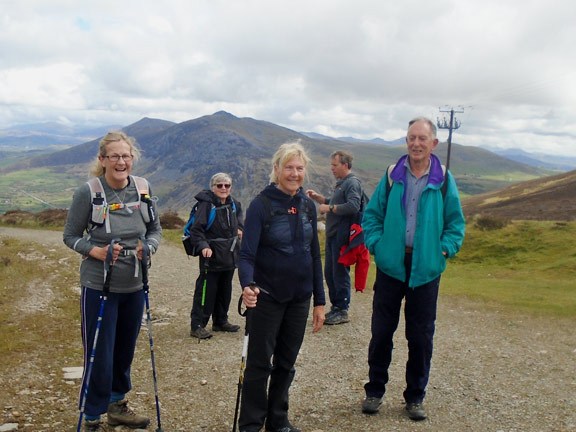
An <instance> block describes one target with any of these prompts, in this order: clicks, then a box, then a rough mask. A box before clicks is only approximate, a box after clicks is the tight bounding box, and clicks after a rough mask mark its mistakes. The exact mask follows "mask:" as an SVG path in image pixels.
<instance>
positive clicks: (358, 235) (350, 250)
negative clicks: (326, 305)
mask: <svg viewBox="0 0 576 432" xmlns="http://www.w3.org/2000/svg"><path fill="white" fill-rule="evenodd" d="M338 262H339V263H340V264H344V265H345V266H348V267H350V266H352V265H355V266H356V267H355V271H354V287H355V288H356V291H360V292H364V289H365V288H366V279H367V278H368V268H369V267H370V252H368V249H366V246H364V233H363V232H362V227H361V226H360V225H358V224H353V225H352V226H351V227H350V237H349V241H348V244H345V245H344V246H342V248H341V249H340V258H338Z"/></svg>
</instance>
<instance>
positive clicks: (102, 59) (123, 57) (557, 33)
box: [0, 0, 576, 156]
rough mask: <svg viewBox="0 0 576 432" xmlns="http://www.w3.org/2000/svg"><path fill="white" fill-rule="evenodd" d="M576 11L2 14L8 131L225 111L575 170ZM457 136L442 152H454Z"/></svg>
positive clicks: (563, 4)
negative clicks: (425, 120)
mask: <svg viewBox="0 0 576 432" xmlns="http://www.w3.org/2000/svg"><path fill="white" fill-rule="evenodd" d="M575 16H576V2H575V1H573V0H482V1H478V0H435V1H427V0H402V1H398V0H394V1H391V0H373V1H372V0H353V1H352V0H348V1H345V0H284V1H276V0H162V1H160V0H115V1H110V0H99V1H90V0H0V128H6V127H9V126H13V125H18V124H24V123H35V122H41V121H57V122H62V123H67V124H75V125H79V124H80V125H83V124H90V125H103V124H105V125H109V124H120V125H128V124H131V123H133V122H135V121H138V120H139V119H140V118H142V117H144V116H148V117H154V118H161V119H165V120H171V121H175V122H181V121H185V120H190V119H193V118H197V117H200V116H203V115H207V114H212V113H214V112H216V111H219V110H225V111H228V112H230V113H232V114H234V115H236V116H238V117H253V118H256V119H259V120H267V121H270V122H273V123H276V124H279V125H282V126H286V127H289V128H291V129H294V130H298V131H310V132H318V133H321V134H325V135H330V136H336V137H337V136H354V137H358V138H374V137H380V138H383V139H387V140H393V139H397V138H399V137H401V136H403V135H404V134H405V127H406V123H407V121H408V120H409V119H410V118H412V117H415V116H419V115H425V116H429V117H431V118H432V119H436V118H437V117H441V116H443V115H446V114H445V113H442V112H440V110H449V109H451V108H454V109H456V110H459V111H463V112H462V113H460V114H458V115H457V118H458V119H459V120H460V121H461V127H460V129H458V130H457V131H456V132H455V133H454V138H453V141H454V142H457V143H461V144H465V145H476V146H498V147H502V148H522V149H524V150H526V151H542V152H546V153H551V154H559V155H567V156H576V85H574V83H575V82H576V55H574V50H575V49H576V24H574V17H575ZM447 136H448V133H447V131H445V130H444V131H440V133H439V138H440V139H442V140H446V138H447Z"/></svg>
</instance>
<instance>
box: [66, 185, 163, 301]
mask: <svg viewBox="0 0 576 432" xmlns="http://www.w3.org/2000/svg"><path fill="white" fill-rule="evenodd" d="M99 178H100V182H101V183H102V187H103V188H104V193H105V195H106V201H107V202H108V204H115V203H120V202H121V201H120V199H121V200H122V202H123V203H124V204H128V203H133V204H137V203H138V191H137V190H136V185H135V184H134V181H133V179H132V178H130V182H129V184H128V186H126V188H125V189H122V190H116V191H114V190H113V189H112V188H111V187H110V186H109V185H108V183H106V180H105V178H104V176H101V177H99ZM152 205H153V206H154V212H155V214H156V215H157V214H158V212H157V210H156V208H155V204H154V203H153V204H152ZM91 214H92V197H91V195H90V187H89V186H88V184H87V183H85V184H83V185H82V186H80V187H79V188H78V189H77V190H76V191H75V192H74V197H73V199H72V205H71V206H70V210H69V211H68V218H67V219H66V226H65V227H64V234H63V240H64V243H65V244H66V245H67V246H68V247H69V248H71V249H73V250H75V251H76V252H78V253H79V254H81V255H82V256H83V257H82V258H83V259H82V263H81V265H80V283H81V284H82V285H83V286H86V287H88V288H92V289H96V290H102V289H103V285H104V262H102V261H100V260H97V259H94V258H92V257H90V256H89V255H88V254H89V253H90V250H91V249H92V248H93V247H94V246H100V247H104V246H106V245H108V244H110V242H111V241H112V239H119V243H120V244H121V245H122V246H124V249H125V250H126V251H129V252H128V254H127V255H120V256H119V257H118V260H117V261H116V263H115V264H114V269H113V271H112V277H111V283H110V291H111V292H114V293H131V292H135V291H138V290H140V289H142V272H141V271H140V268H139V267H140V261H139V260H138V258H137V257H136V256H135V255H133V254H130V250H134V249H135V248H136V247H137V246H138V240H139V238H140V236H141V235H144V236H145V237H146V241H147V243H148V245H149V246H150V251H151V252H155V251H156V250H157V249H158V246H159V244H160V240H161V239H162V228H161V227H160V220H159V218H158V217H156V220H155V221H154V222H150V223H149V224H148V226H146V224H145V223H144V219H143V218H142V215H141V213H140V210H139V208H138V207H137V205H133V206H128V207H124V208H120V209H118V210H114V211H109V212H108V216H107V217H109V218H110V226H111V231H112V232H111V233H106V228H105V227H104V226H101V227H100V226H97V227H95V228H94V229H93V230H92V231H90V233H89V234H86V235H85V234H84V231H85V230H87V229H89V228H91V226H92V224H91V223H90V218H91ZM136 271H137V273H136Z"/></svg>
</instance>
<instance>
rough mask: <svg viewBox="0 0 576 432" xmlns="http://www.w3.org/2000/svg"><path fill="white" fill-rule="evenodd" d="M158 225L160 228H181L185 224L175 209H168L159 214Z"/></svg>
mask: <svg viewBox="0 0 576 432" xmlns="http://www.w3.org/2000/svg"><path fill="white" fill-rule="evenodd" d="M160 225H161V226H162V229H181V228H184V226H185V225H186V221H185V220H184V219H182V218H181V217H180V216H178V213H176V212H175V211H172V210H168V211H167V212H165V213H162V214H161V215H160Z"/></svg>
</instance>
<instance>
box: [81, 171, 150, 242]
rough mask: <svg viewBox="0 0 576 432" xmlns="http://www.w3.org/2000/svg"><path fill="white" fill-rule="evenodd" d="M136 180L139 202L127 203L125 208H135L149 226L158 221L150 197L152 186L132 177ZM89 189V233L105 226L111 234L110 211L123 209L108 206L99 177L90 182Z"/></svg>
mask: <svg viewBox="0 0 576 432" xmlns="http://www.w3.org/2000/svg"><path fill="white" fill-rule="evenodd" d="M130 178H131V179H132V180H134V185H135V186H136V190H137V191H138V192H139V194H138V201H135V202H130V203H125V204H124V206H125V207H128V208H129V207H133V208H134V209H136V210H137V209H139V210H140V214H141V215H142V219H143V220H144V223H145V224H146V225H148V224H149V223H150V222H154V221H155V220H156V214H155V213H154V208H153V206H152V201H154V199H153V198H151V197H150V186H149V185H148V181H147V180H146V179H145V178H143V177H138V176H132V175H131V176H130ZM87 183H88V187H89V188H90V195H91V197H92V200H91V203H92V211H91V212H90V224H91V227H90V228H88V229H87V231H88V232H90V231H92V230H93V229H94V228H96V227H101V226H105V227H106V233H108V234H109V233H110V232H111V228H110V218H109V217H108V214H109V213H110V211H114V210H118V209H120V208H123V207H121V206H120V205H118V204H111V205H108V202H107V201H106V193H105V192H104V188H103V186H102V183H101V182H100V179H99V178H98V177H94V178H91V179H90V180H88V182H87Z"/></svg>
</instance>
